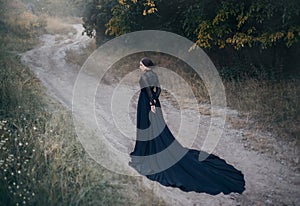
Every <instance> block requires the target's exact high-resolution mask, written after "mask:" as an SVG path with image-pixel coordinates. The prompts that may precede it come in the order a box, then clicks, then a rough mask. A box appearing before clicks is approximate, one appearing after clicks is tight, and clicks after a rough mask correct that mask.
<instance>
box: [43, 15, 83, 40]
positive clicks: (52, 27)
mask: <svg viewBox="0 0 300 206" xmlns="http://www.w3.org/2000/svg"><path fill="white" fill-rule="evenodd" d="M45 19H46V28H45V29H46V32H47V33H49V34H61V35H63V34H69V33H76V29H74V28H73V27H72V25H71V24H70V23H69V22H70V21H71V20H66V21H62V19H61V18H57V17H52V16H46V17H45ZM73 21H75V20H72V21H71V22H73ZM78 21H79V20H78ZM79 22H80V21H79Z"/></svg>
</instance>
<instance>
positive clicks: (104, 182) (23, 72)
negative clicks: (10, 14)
mask: <svg viewBox="0 0 300 206" xmlns="http://www.w3.org/2000/svg"><path fill="white" fill-rule="evenodd" d="M1 66H5V67H4V69H3V67H2V69H1V74H0V75H1V83H0V84H1V102H0V105H1V108H0V118H1V119H0V131H1V143H0V145H1V146H0V165H1V166H0V168H1V176H2V178H1V183H2V184H1V186H0V187H1V193H0V194H1V195H0V204H1V205H11V204H14V205H15V204H17V203H18V204H26V203H28V204H36V205H69V204H71V205H73V204H74V205H75V204H79V205H81V204H89V203H93V202H94V203H96V202H97V204H105V205H107V204H109V205H111V204H120V203H121V202H126V197H124V196H122V195H121V193H120V191H121V190H120V188H119V186H118V185H113V184H111V183H110V182H109V180H108V179H107V177H106V178H105V177H104V176H105V173H108V172H107V171H105V169H104V168H101V167H100V166H99V165H97V164H96V163H95V162H94V161H93V160H91V159H90V158H89V156H88V155H87V154H86V153H85V152H84V149H83V148H82V146H81V145H80V143H79V142H78V140H77V139H76V133H75V130H74V128H73V125H72V117H71V115H70V114H69V113H68V112H67V111H64V110H63V108H60V107H59V106H58V105H57V106H55V107H54V106H52V108H51V107H49V106H47V105H46V103H45V102H44V100H43V99H44V97H43V96H41V95H40V94H43V92H42V91H41V90H40V89H39V87H40V86H39V81H38V80H37V79H36V78H35V77H34V76H33V75H32V74H30V72H29V71H28V70H27V69H26V68H24V67H23V66H22V65H21V64H20V62H19V58H18V57H16V56H12V55H8V56H6V57H5V60H4V61H3V57H2V58H1Z"/></svg>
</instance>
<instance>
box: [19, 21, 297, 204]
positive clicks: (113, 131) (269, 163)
mask: <svg viewBox="0 0 300 206" xmlns="http://www.w3.org/2000/svg"><path fill="white" fill-rule="evenodd" d="M73 27H74V28H75V29H76V31H77V33H74V34H73V33H70V34H68V35H61V36H58V35H50V34H47V35H43V36H42V37H41V40H42V41H43V45H41V46H38V47H36V48H34V49H33V50H30V51H28V52H26V53H24V54H22V60H23V61H24V64H26V65H27V66H29V67H30V68H31V69H32V70H33V71H34V72H35V74H36V75H37V77H38V78H39V79H40V80H41V81H42V82H43V83H44V85H45V86H46V87H47V89H48V91H49V94H50V95H52V96H54V97H55V98H57V99H58V100H59V101H60V102H62V103H63V104H64V105H65V106H66V107H67V108H68V109H70V110H71V109H72V99H73V88H74V85H75V82H76V78H77V75H78V72H79V70H80V68H79V66H77V65H74V64H70V63H68V62H67V61H66V51H67V50H68V49H72V50H81V49H82V48H83V47H85V46H86V45H87V44H88V42H89V41H90V39H89V38H88V37H86V36H82V35H81V32H82V30H83V28H82V26H81V25H80V24H75V25H73ZM86 81H87V82H86V88H84V85H83V88H82V89H84V90H86V92H87V93H88V92H89V87H88V85H89V84H90V82H93V81H97V80H96V79H94V78H93V76H91V75H86ZM137 86H138V85H135V86H134V85H133V86H132V85H128V90H134V91H136V90H137V89H138V87H137ZM113 92H114V87H113V85H102V89H101V91H98V92H97V94H96V95H95V96H96V97H95V98H96V102H98V104H96V105H94V106H95V111H96V120H97V121H98V123H99V124H100V125H101V122H106V123H107V122H108V123H111V122H113V120H112V119H111V117H110V115H109V113H108V111H105V109H103V108H105V107H109V106H110V105H109V104H110V102H103V101H101V100H102V99H105V98H106V97H111V94H112V93H113ZM80 101H81V102H80V103H79V104H78V105H77V106H80V105H82V106H86V105H92V104H91V102H88V100H86V99H84V98H82V100H80ZM136 101H137V98H132V102H133V104H131V105H130V108H129V111H131V112H130V117H131V119H132V122H135V110H136ZM161 103H162V109H163V112H164V116H165V118H166V121H167V123H168V125H169V127H170V129H171V130H172V131H174V134H175V136H176V134H177V132H176V131H177V126H178V116H179V115H180V111H178V109H176V107H174V106H173V105H172V104H171V103H170V102H169V101H167V100H166V99H163V98H162V99H161ZM100 104H105V105H104V107H103V105H101V106H100ZM92 106H93V105H92ZM202 106H203V107H206V106H205V105H202ZM186 111H187V112H186V113H185V115H186V116H185V117H184V118H186V119H189V120H190V122H193V121H194V119H193V118H195V117H196V116H199V115H200V126H199V138H197V139H196V141H195V144H194V145H193V147H194V148H196V149H201V145H202V141H203V137H204V136H205V135H206V133H207V131H208V128H209V125H210V120H211V118H210V116H209V115H202V114H198V113H196V111H195V110H192V109H188V108H187V109H186ZM91 115H93V114H90V113H89V112H86V113H80V114H75V116H76V118H77V120H78V121H80V122H81V123H83V125H85V126H84V130H89V131H96V130H97V127H99V125H98V124H97V122H95V119H93V118H91ZM228 116H229V117H230V118H232V119H235V121H241V122H242V121H244V120H239V115H238V113H237V112H236V111H233V110H229V109H228ZM79 117H80V118H79ZM104 129H105V130H102V132H103V133H102V134H101V133H99V131H98V133H97V131H96V134H97V135H99V136H103V135H104V136H105V138H106V140H108V142H110V144H111V145H112V146H113V147H114V148H115V150H111V151H120V153H118V154H105V155H107V156H106V158H110V161H112V162H111V163H112V164H116V165H119V167H120V171H121V170H122V171H123V170H126V171H128V173H132V174H133V173H134V172H133V171H132V169H131V168H130V167H129V166H128V157H126V156H124V155H122V154H124V153H127V154H129V152H130V151H131V150H132V148H133V146H134V139H128V138H124V134H120V132H119V130H118V128H116V127H115V126H114V125H113V124H107V126H106V128H104ZM188 132H189V129H188V128H185V131H184V133H185V134H188ZM82 133H84V131H82ZM87 139H88V140H89V141H91V140H92V139H91V138H90V139H89V138H87ZM100 140H101V139H97V140H95V141H98V142H100ZM81 141H82V139H81ZM180 141H181V143H182V144H185V140H184V138H183V139H180ZM262 145H263V146H262ZM85 146H87V147H88V146H91V145H90V144H89V145H88V144H87V145H85ZM103 146H105V145H101V143H100V144H99V148H97V146H95V145H93V147H95V148H91V149H90V151H94V152H95V151H97V150H98V149H101V147H103ZM187 146H188V145H187ZM87 150H89V149H87ZM98 151H99V150H98ZM213 153H214V154H216V155H218V156H220V157H221V158H223V159H225V160H226V161H227V162H228V163H229V164H232V165H233V166H235V167H236V168H237V169H239V170H241V171H242V172H243V173H244V175H245V180H246V190H245V192H244V193H243V194H242V195H239V194H231V195H223V194H219V195H216V196H212V195H208V194H204V193H195V192H189V193H186V192H182V191H181V190H179V189H177V188H170V187H164V186H161V185H160V184H158V183H156V182H152V181H149V180H148V179H147V178H143V184H142V185H140V187H148V188H151V189H152V190H154V192H155V194H156V195H157V196H160V197H162V198H163V199H164V200H165V201H166V202H167V204H168V205H300V174H299V169H298V170H297V167H298V163H299V157H298V156H297V154H299V153H298V151H296V149H295V148H294V145H293V144H285V143H279V142H276V141H275V138H274V137H273V134H271V133H265V132H262V131H257V130H255V131H249V130H246V129H243V128H242V129H239V130H237V129H234V128H233V127H232V125H231V124H230V123H229V122H226V125H225V128H224V131H223V135H222V137H221V139H220V141H219V142H218V145H217V147H216V148H215V150H214V152H213ZM90 154H91V155H96V154H92V153H91V152H90ZM96 156H97V155H96ZM109 156H110V157H109ZM94 158H95V159H97V157H94ZM99 158H101V157H99Z"/></svg>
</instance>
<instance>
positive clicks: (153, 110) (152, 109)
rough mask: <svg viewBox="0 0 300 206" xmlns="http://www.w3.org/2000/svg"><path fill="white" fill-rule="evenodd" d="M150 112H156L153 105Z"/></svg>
mask: <svg viewBox="0 0 300 206" xmlns="http://www.w3.org/2000/svg"><path fill="white" fill-rule="evenodd" d="M151 111H152V112H153V113H155V111H156V109H155V105H151Z"/></svg>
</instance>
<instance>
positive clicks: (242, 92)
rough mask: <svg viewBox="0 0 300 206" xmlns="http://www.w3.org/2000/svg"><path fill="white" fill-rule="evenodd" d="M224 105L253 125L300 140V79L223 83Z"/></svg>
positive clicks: (281, 136) (250, 80)
mask: <svg viewBox="0 0 300 206" xmlns="http://www.w3.org/2000/svg"><path fill="white" fill-rule="evenodd" d="M225 87H226V94H227V102H228V104H229V106H230V107H232V108H235V109H237V110H239V111H241V112H243V113H244V114H248V116H249V117H250V118H251V119H252V120H254V122H253V124H252V126H254V127H256V128H258V129H264V130H269V131H272V132H274V131H275V132H276V133H277V135H278V137H280V138H293V139H297V140H298V141H299V140H300V129H299V125H300V116H299V115H298V114H299V112H300V104H299V102H300V80H299V79H296V78H295V79H293V80H284V79H283V80H278V81H271V80H255V79H249V80H245V81H243V82H225Z"/></svg>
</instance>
